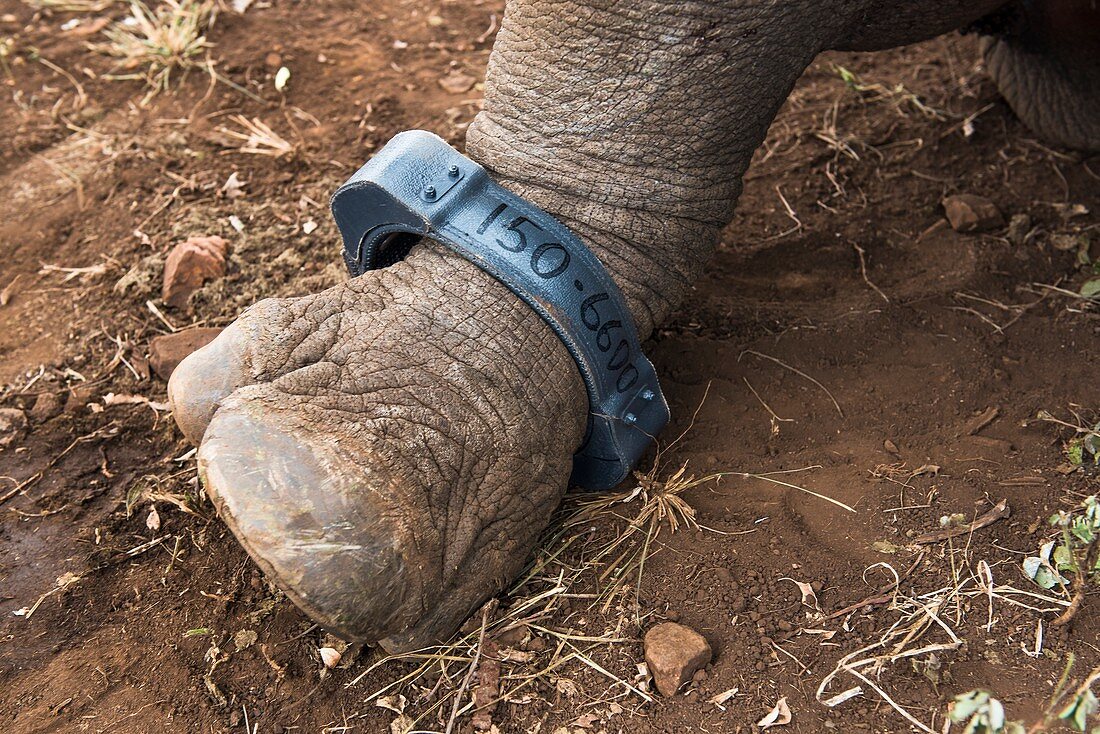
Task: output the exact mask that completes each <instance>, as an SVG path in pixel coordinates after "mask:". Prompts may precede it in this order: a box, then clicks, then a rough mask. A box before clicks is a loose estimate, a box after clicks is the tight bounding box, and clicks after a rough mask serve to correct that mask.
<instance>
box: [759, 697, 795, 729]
mask: <svg viewBox="0 0 1100 734" xmlns="http://www.w3.org/2000/svg"><path fill="white" fill-rule="evenodd" d="M789 723H791V709H790V707H789V706H787V697H786V696H784V697H783V698H781V699H779V700H778V701H776V702H775V708H773V709H772V710H771V711H769V712H768V715H767V716H765V717H764V718H763V719H761V720H760V721H758V722H756V725H757V726H759V727H760V728H761V729H768V728H770V727H773V726H786V725H787V724H789Z"/></svg>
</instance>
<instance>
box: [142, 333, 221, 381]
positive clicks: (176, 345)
mask: <svg viewBox="0 0 1100 734" xmlns="http://www.w3.org/2000/svg"><path fill="white" fill-rule="evenodd" d="M221 331H222V330H221V329H210V328H200V329H187V330H186V331H177V332H176V333H174V334H165V335H164V336H157V337H153V340H152V341H151V342H149V366H150V367H152V368H153V372H155V373H156V374H157V376H159V377H160V378H161V379H164V380H167V379H168V378H169V377H171V376H172V372H173V371H175V369H176V367H178V366H179V363H180V362H182V361H183V360H184V358H185V357H187V355H189V354H191V352H194V351H195V350H197V349H201V348H202V347H205V346H206V345H207V344H209V343H210V342H212V341H214V337H216V336H217V335H218V334H220V333H221Z"/></svg>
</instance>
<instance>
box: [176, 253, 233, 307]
mask: <svg viewBox="0 0 1100 734" xmlns="http://www.w3.org/2000/svg"><path fill="white" fill-rule="evenodd" d="M228 249H229V245H228V244H227V243H226V241H225V240H223V239H222V238H221V237H218V236H217V235H214V236H211V237H189V238H188V239H186V240H184V241H183V242H181V243H179V244H178V245H176V246H175V247H174V248H172V251H171V252H170V253H168V259H167V260H166V261H165V263H164V285H163V287H162V288H161V294H160V295H161V298H163V299H164V302H165V303H167V304H168V305H169V306H174V307H175V308H183V307H184V306H186V305H187V299H188V298H190V296H191V294H192V293H194V292H195V291H197V290H198V289H199V288H201V287H202V284H203V283H205V282H206V281H208V280H214V279H215V278H220V277H222V276H223V275H225V255H226V251H227V250H228Z"/></svg>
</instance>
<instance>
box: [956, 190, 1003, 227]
mask: <svg viewBox="0 0 1100 734" xmlns="http://www.w3.org/2000/svg"><path fill="white" fill-rule="evenodd" d="M943 210H944V213H945V214H947V221H948V222H949V223H950V224H951V228H952V229H954V230H955V231H956V232H987V231H989V230H991V229H997V228H998V227H1000V226H1002V225H1004V223H1005V220H1004V217H1003V216H1001V210H1000V209H998V208H997V205H996V204H994V203H993V202H992V201H990V200H989V199H986V198H984V197H981V196H975V195H974V194H956V195H955V196H948V197H947V198H945V199H944V200H943Z"/></svg>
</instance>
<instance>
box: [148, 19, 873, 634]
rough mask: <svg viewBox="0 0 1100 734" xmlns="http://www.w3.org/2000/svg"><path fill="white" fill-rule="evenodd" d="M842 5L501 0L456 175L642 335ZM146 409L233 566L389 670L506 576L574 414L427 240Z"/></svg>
mask: <svg viewBox="0 0 1100 734" xmlns="http://www.w3.org/2000/svg"><path fill="white" fill-rule="evenodd" d="M853 5H854V6H856V7H854V8H853V7H852V6H853ZM841 6H842V7H843V8H844V11H843V12H841V11H840V10H838V8H837V7H833V6H832V5H831V3H803V4H794V3H771V2H760V3H755V4H754V3H745V2H736V1H732V0H731V1H730V2H720V3H706V2H700V3H682V2H672V1H668V2H664V1H661V2H658V1H655V0H638V1H636V2H610V1H608V2H596V3H586V4H580V3H572V2H549V0H516V1H515V2H512V3H511V4H510V5H509V8H508V12H507V13H506V16H505V19H504V22H503V24H502V28H501V31H500V35H499V37H498V40H497V45H496V48H495V50H494V53H493V56H492V59H491V62H490V72H489V76H488V82H487V90H486V107H485V111H484V112H483V113H482V114H480V115H479V116H478V118H477V120H476V121H475V123H474V125H473V126H472V127H471V129H470V133H469V138H468V148H469V153H470V155H471V156H472V157H474V158H475V159H477V160H479V161H480V162H482V163H483V164H484V165H485V166H486V167H487V168H489V169H490V171H491V172H492V173H493V174H494V176H496V177H497V178H498V180H499V181H501V182H502V183H503V184H504V185H505V186H507V187H509V188H512V189H513V190H515V191H517V192H518V193H520V194H522V195H524V196H527V197H528V198H530V199H532V200H533V201H534V202H535V203H537V204H539V205H540V206H542V207H543V208H545V209H546V210H548V211H549V212H551V213H553V214H555V215H557V216H558V217H559V218H560V219H562V220H563V221H564V222H565V223H566V224H567V225H569V226H570V227H571V228H573V230H574V231H575V232H576V233H577V234H578V235H579V236H581V237H582V238H584V239H585V240H586V241H587V243H588V244H589V245H590V246H591V247H592V248H593V250H594V251H595V252H596V253H597V254H598V255H599V256H600V258H601V259H602V261H603V262H604V264H605V265H606V266H607V268H608V270H609V271H610V272H611V274H612V276H613V277H614V278H615V280H616V281H617V283H618V284H619V286H620V288H621V289H622V290H623V292H624V294H625V295H626V297H627V300H628V303H629V306H630V309H631V311H632V313H633V314H634V317H635V319H636V321H637V323H638V327H639V331H640V332H641V335H642V337H643V338H644V337H645V336H646V335H648V334H649V333H650V332H651V330H652V328H653V327H654V325H655V324H657V323H658V322H660V321H661V320H662V319H663V318H665V317H666V316H667V315H668V314H669V312H670V311H671V310H672V309H673V308H674V307H675V306H676V304H677V303H678V302H679V301H680V300H681V298H682V297H683V296H684V294H685V293H686V291H687V289H688V286H689V284H690V283H691V282H692V280H693V279H694V278H695V276H696V274H697V273H698V272H699V271H700V269H701V268H702V266H703V263H704V262H705V261H706V259H707V257H708V255H709V254H710V252H711V250H712V247H713V243H714V242H715V240H716V238H717V233H718V230H719V228H720V227H722V226H723V225H724V224H725V223H726V222H727V221H728V219H729V218H730V216H731V213H732V208H733V204H734V201H735V199H736V197H737V195H738V193H739V190H740V178H741V174H742V173H743V172H744V170H745V168H746V167H747V165H748V162H749V159H750V157H751V155H752V151H753V150H754V149H755V147H756V146H757V145H758V144H759V143H760V141H761V139H762V138H763V136H764V134H765V132H766V130H767V127H768V124H769V123H770V122H771V119H772V117H773V116H774V114H775V112H776V110H777V109H778V107H779V106H780V104H781V103H782V102H783V100H784V98H785V97H786V95H787V93H788V92H789V90H790V88H791V86H792V85H793V84H794V81H795V79H796V78H797V77H798V75H799V74H800V73H801V72H802V70H803V69H804V67H805V66H806V65H807V64H808V63H809V62H810V61H811V60H812V59H813V57H814V56H815V55H816V53H817V52H818V51H819V50H820V49H822V48H825V47H828V46H829V45H830V44H833V43H837V42H838V39H841V38H843V37H844V35H845V34H846V33H848V32H850V31H851V28H852V27H853V24H858V23H859V21H860V18H861V17H862V16H861V15H860V14H863V13H866V12H868V8H869V7H871V6H870V5H867V6H866V7H865V6H864V5H861V4H858V3H848V4H843V3H842V4H841ZM169 391H170V396H171V400H172V404H173V409H174V413H175V416H176V419H177V421H178V422H179V424H180V426H181V427H182V428H183V430H184V432H185V433H186V434H187V435H188V437H189V438H190V439H191V440H193V441H195V442H199V441H201V448H200V450H199V468H200V473H201V474H202V477H203V480H204V482H205V485H206V487H207V490H208V492H209V493H210V495H211V496H212V497H213V499H214V502H215V504H216V505H217V507H218V510H219V512H220V514H221V516H222V517H223V518H224V519H225V520H226V522H227V523H228V524H229V526H230V527H231V528H232V529H233V531H234V533H235V534H236V535H237V537H238V538H239V539H240V540H241V542H242V544H243V545H244V546H245V547H246V548H247V549H248V551H249V553H250V554H251V555H252V556H253V557H254V558H255V559H256V561H257V562H258V563H259V564H260V565H261V566H262V567H263V568H264V569H265V570H266V571H268V572H269V573H270V574H272V576H273V577H274V578H275V580H276V581H277V582H278V583H279V584H280V585H281V586H282V587H283V588H284V589H285V590H286V591H287V593H288V594H290V596H291V597H292V598H293V599H294V600H295V601H296V602H297V603H298V604H299V605H300V606H301V607H302V608H303V609H305V610H306V611H307V612H308V613H309V614H310V615H311V616H312V617H313V618H314V619H315V620H316V621H318V622H320V623H321V624H322V625H324V626H326V627H328V628H330V629H333V630H334V631H337V632H340V633H343V634H344V635H346V636H349V637H352V638H357V639H363V640H369V641H374V640H381V641H382V642H383V644H384V645H385V646H386V647H388V648H389V649H398V648H409V647H415V646H420V645H423V644H427V643H430V642H433V641H435V640H438V639H439V638H440V637H442V636H445V635H446V634H448V633H449V632H450V631H451V630H453V629H454V628H455V627H456V626H457V625H458V624H459V623H460V622H461V621H462V620H463V618H464V617H465V616H466V615H467V614H469V613H470V611H472V610H473V609H474V608H476V606H477V605H478V604H479V603H481V602H482V601H483V600H484V599H485V598H487V597H488V596H489V595H491V594H493V593H495V592H496V591H498V590H499V589H500V588H501V587H502V586H503V585H504V584H505V583H506V582H507V581H508V580H509V579H510V578H512V577H513V576H514V575H515V574H516V573H517V572H518V571H519V569H520V568H521V567H522V564H523V563H524V561H525V559H526V557H527V555H528V553H529V551H530V549H531V547H532V545H533V544H534V542H535V540H536V538H537V536H538V534H539V533H540V531H541V530H542V529H543V528H544V527H545V524H546V522H547V520H548V518H549V517H550V514H551V511H552V510H553V509H554V507H555V506H556V505H557V503H558V502H559V501H560V498H561V495H562V493H563V492H564V490H565V488H566V482H567V479H568V477H569V473H570V463H571V457H572V454H573V452H574V450H575V449H576V447H577V445H578V443H579V442H580V441H581V439H582V436H583V430H584V426H585V418H586V413H587V410H588V401H587V396H586V393H585V390H584V386H583V383H582V381H581V379H580V376H579V373H578V371H577V369H576V367H575V365H574V363H573V361H572V358H571V357H570V356H569V354H568V352H567V351H566V349H565V348H564V346H563V345H562V344H561V342H560V341H559V340H558V338H557V337H556V336H555V335H554V333H553V332H552V331H551V330H550V328H549V327H547V326H546V324H545V323H543V321H542V320H541V319H540V318H539V317H538V316H537V315H536V314H535V313H534V312H533V311H531V309H529V308H528V307H527V306H526V305H525V304H524V303H523V302H522V301H520V300H519V299H518V298H516V297H515V296H514V295H513V294H512V293H511V292H510V291H509V290H507V289H506V288H505V287H503V286H502V285H500V284H499V283H498V282H496V281H495V280H493V279H492V278H491V277H490V276H488V275H486V274H485V273H483V272H482V271H481V270H479V269H478V268H477V267H476V266H474V265H472V264H470V263H469V262H467V261H465V260H462V259H461V258H459V257H457V256H455V255H452V254H449V253H448V252H447V251H445V250H444V249H442V248H441V247H439V246H437V245H434V244H432V243H424V244H421V245H419V246H418V247H417V248H415V249H414V250H413V252H412V253H411V254H410V256H409V257H408V258H407V259H406V261H405V262H403V263H400V264H398V265H396V266H393V267H391V268H389V269H387V270H384V271H379V272H374V273H369V274H367V275H365V276H362V277H360V278H357V279H355V280H353V281H350V282H348V283H346V284H344V285H340V286H337V287H335V288H332V289H330V290H328V291H325V292H323V293H320V294H317V295H315V296H310V297H305V298H299V299H294V300H289V301H267V302H263V303H261V304H258V305H257V306H256V307H254V308H252V309H250V310H249V311H248V312H246V314H244V315H243V316H242V317H241V318H240V319H239V320H238V321H237V322H236V323H235V324H234V325H233V326H231V327H230V328H229V329H228V330H227V331H226V332H225V333H224V334H223V335H222V336H220V337H219V338H218V339H217V340H215V341H214V342H213V343H212V344H211V345H210V346H208V347H206V348H205V349H203V350H201V351H200V352H198V353H196V354H195V355H193V356H192V357H190V358H189V359H188V360H186V361H185V362H184V363H183V364H182V365H181V366H180V367H179V369H178V370H177V372H176V373H175V375H173V378H172V381H171V384H170V386H169Z"/></svg>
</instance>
